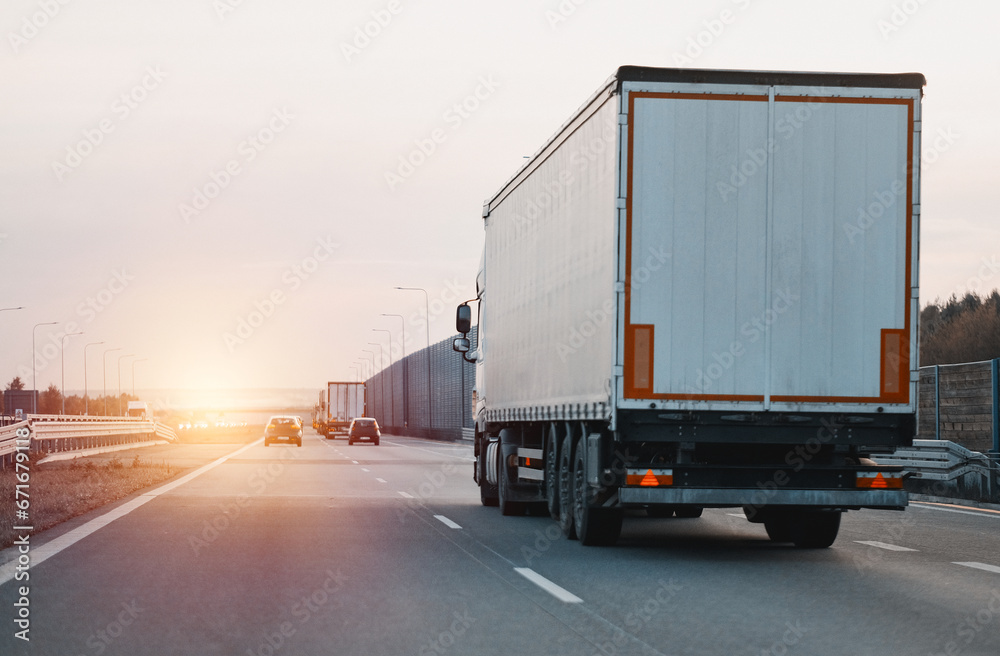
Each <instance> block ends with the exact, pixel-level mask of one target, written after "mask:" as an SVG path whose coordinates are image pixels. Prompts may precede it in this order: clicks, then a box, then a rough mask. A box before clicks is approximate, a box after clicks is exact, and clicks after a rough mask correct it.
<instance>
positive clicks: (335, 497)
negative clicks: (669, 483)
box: [0, 434, 1000, 656]
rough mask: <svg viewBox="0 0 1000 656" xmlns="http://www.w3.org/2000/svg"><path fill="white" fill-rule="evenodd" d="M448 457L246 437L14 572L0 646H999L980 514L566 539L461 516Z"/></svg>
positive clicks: (661, 526) (87, 650)
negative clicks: (22, 628)
mask: <svg viewBox="0 0 1000 656" xmlns="http://www.w3.org/2000/svg"><path fill="white" fill-rule="evenodd" d="M470 462H471V448H470V447H468V446H466V445H453V444H439V443H434V442H428V441H424V440H415V439H410V438H400V437H392V436H385V437H383V440H382V445H381V446H379V447H375V446H372V445H367V444H359V445H354V446H348V445H347V443H346V441H344V440H336V441H328V440H324V439H322V438H320V437H319V436H316V435H314V434H310V435H307V437H306V439H305V444H304V446H303V447H302V448H296V447H291V446H283V445H275V446H270V447H266V448H265V447H264V446H263V445H262V444H260V443H257V444H254V445H251V446H249V447H248V448H246V449H244V450H242V451H240V452H238V453H236V454H235V455H233V456H232V457H230V458H229V459H227V460H225V461H223V462H221V463H220V464H217V465H216V466H214V467H213V468H211V469H208V470H206V471H204V472H203V473H201V474H200V475H198V476H196V477H194V478H191V479H190V480H187V481H186V482H184V483H183V484H181V485H177V486H175V487H173V488H171V489H169V490H168V491H166V492H164V493H162V494H159V495H157V496H153V497H151V498H149V499H148V500H147V502H146V503H144V504H143V505H141V506H139V507H137V508H136V509H135V510H133V511H132V512H130V513H129V514H127V515H124V516H122V517H120V518H118V519H116V520H115V521H113V522H111V523H109V524H107V525H106V526H104V527H103V528H100V529H99V530H96V531H95V532H93V533H91V534H90V535H89V536H87V537H85V538H84V539H82V540H80V541H78V542H75V543H74V544H72V545H70V546H68V547H66V548H65V549H63V550H62V551H60V552H59V553H57V554H55V555H53V556H51V557H50V558H48V559H47V560H45V561H44V562H42V563H40V564H37V565H34V566H33V567H32V569H31V571H30V573H31V594H30V597H31V608H32V616H31V617H32V625H31V634H30V635H31V638H32V640H31V645H30V647H31V648H30V651H29V650H28V649H25V646H26V645H24V644H23V643H22V642H21V641H19V640H16V639H14V638H13V630H10V627H11V626H12V622H11V621H10V620H12V619H13V617H14V608H13V606H12V603H13V600H14V598H15V596H16V595H15V592H16V591H15V589H14V586H15V582H14V581H8V582H6V583H4V584H3V586H2V588H0V589H2V593H3V599H4V600H5V602H7V600H10V602H9V603H5V604H4V607H5V610H4V611H3V612H6V613H7V615H8V617H9V618H10V620H7V621H6V622H5V624H6V625H7V627H8V629H7V630H5V631H4V633H3V635H0V653H4V654H8V653H11V654H28V653H31V654H70V655H73V654H136V655H137V654H261V655H264V654H272V655H273V654H366V655H369V654H417V655H420V656H422V655H426V654H511V653H526V654H574V655H576V654H588V655H589V654H795V653H799V654H881V653H885V652H889V651H891V652H893V653H897V654H944V653H948V654H992V655H995V654H997V653H1000V571H990V570H989V569H988V568H989V567H991V566H992V567H998V566H1000V537H998V536H1000V513H990V512H983V511H978V510H967V509H961V508H950V507H945V506H938V505H931V504H915V505H914V506H912V507H911V508H910V509H909V510H907V511H906V512H904V513H892V512H878V511H861V512H855V513H849V514H848V515H847V516H846V517H845V519H844V523H843V527H842V529H841V534H840V538H839V539H838V541H837V542H836V543H835V544H834V546H833V547H832V548H831V549H827V550H818V551H802V550H796V549H794V548H791V547H787V546H783V545H773V544H771V543H770V542H769V541H768V540H767V538H766V535H765V533H764V530H763V528H762V527H761V526H759V525H753V524H749V523H748V522H747V521H746V520H745V519H743V518H742V517H734V516H732V515H733V514H737V513H734V511H732V510H722V509H720V510H708V511H706V513H705V515H704V516H703V517H702V518H700V519H695V520H688V519H663V520H661V519H649V518H645V517H639V516H636V517H629V518H628V519H626V522H625V527H624V530H623V533H622V539H621V541H620V543H619V546H617V547H615V548H610V549H609V548H587V547H582V546H581V545H580V544H578V543H576V542H571V541H567V540H564V539H563V538H561V537H560V536H559V535H558V531H557V530H556V529H555V527H554V524H553V523H552V522H551V521H550V520H549V519H547V518H545V517H538V516H529V517H520V518H503V517H500V515H499V512H498V511H497V510H496V509H495V508H483V507H481V506H480V505H479V501H478V491H477V489H476V487H475V485H474V483H473V482H472V480H471V464H470ZM956 511H958V512H956ZM99 514H100V513H93V514H91V515H90V516H86V517H83V518H79V519H77V520H74V521H73V522H71V523H69V524H68V525H67V526H65V527H61V528H59V529H56V530H54V531H50V532H47V533H46V534H43V535H38V536H35V537H34V538H33V544H32V548H33V549H37V550H41V549H43V547H44V542H46V541H49V540H52V539H53V538H55V537H57V536H58V535H60V534H64V535H65V534H67V532H68V531H70V530H71V529H73V528H75V527H78V526H85V525H87V522H88V521H90V520H92V519H93V518H94V517H95V516H97V515H99ZM636 514H637V515H638V514H640V513H636ZM862 542H866V543H876V544H862ZM7 556H8V557H9V554H7ZM959 562H960V563H981V564H982V565H984V566H986V567H987V569H977V568H974V567H970V566H968V565H958V564H955V563H959ZM5 619H6V618H5Z"/></svg>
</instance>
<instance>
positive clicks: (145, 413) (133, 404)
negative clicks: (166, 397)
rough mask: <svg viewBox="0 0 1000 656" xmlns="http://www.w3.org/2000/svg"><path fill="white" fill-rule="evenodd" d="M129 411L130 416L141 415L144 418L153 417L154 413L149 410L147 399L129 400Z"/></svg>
mask: <svg viewBox="0 0 1000 656" xmlns="http://www.w3.org/2000/svg"><path fill="white" fill-rule="evenodd" d="M127 412H128V416H129V417H139V418H142V419H152V418H153V415H152V413H150V411H149V404H148V403H146V402H145V401H129V402H128V410H127Z"/></svg>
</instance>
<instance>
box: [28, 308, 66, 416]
mask: <svg viewBox="0 0 1000 656" xmlns="http://www.w3.org/2000/svg"><path fill="white" fill-rule="evenodd" d="M57 323H59V322H58V321H46V322H44V323H36V324H35V325H34V326H33V327H32V329H31V387H32V388H34V389H32V394H31V414H33V415H37V414H38V380H37V379H36V377H35V376H36V374H35V328H38V327H39V326H54V325H56V324H57Z"/></svg>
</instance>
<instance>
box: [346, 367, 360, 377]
mask: <svg viewBox="0 0 1000 656" xmlns="http://www.w3.org/2000/svg"><path fill="white" fill-rule="evenodd" d="M348 369H353V370H354V380H357V381H360V380H361V371H360V370H359V369H358V368H357V366H355V365H351V366H350V367H348Z"/></svg>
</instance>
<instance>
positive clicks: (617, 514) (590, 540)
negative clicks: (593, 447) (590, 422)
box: [573, 435, 622, 547]
mask: <svg viewBox="0 0 1000 656" xmlns="http://www.w3.org/2000/svg"><path fill="white" fill-rule="evenodd" d="M586 439H587V436H586V435H581V436H580V441H579V442H578V443H577V445H576V454H575V455H574V458H573V484H574V489H573V523H574V525H575V526H576V534H577V536H578V537H579V538H580V542H581V543H582V544H585V545H587V546H603V547H610V546H612V545H614V543H615V542H618V536H619V535H621V532H622V511H621V509H613V510H612V509H608V508H591V507H590V503H591V501H592V497H593V494H592V492H591V488H590V485H589V484H588V483H587V459H586V458H587V445H586V442H585V440H586Z"/></svg>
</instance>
